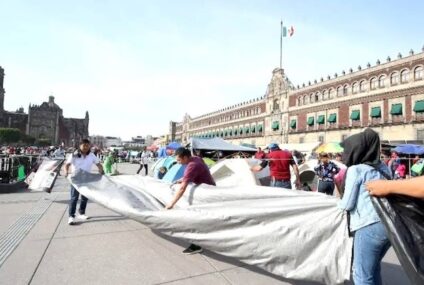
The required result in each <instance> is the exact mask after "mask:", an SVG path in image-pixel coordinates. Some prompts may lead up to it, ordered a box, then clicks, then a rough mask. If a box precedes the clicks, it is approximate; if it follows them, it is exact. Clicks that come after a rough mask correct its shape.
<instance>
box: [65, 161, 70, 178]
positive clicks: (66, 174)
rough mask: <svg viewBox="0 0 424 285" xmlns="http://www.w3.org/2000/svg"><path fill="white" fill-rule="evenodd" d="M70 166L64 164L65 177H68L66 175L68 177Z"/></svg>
mask: <svg viewBox="0 0 424 285" xmlns="http://www.w3.org/2000/svg"><path fill="white" fill-rule="evenodd" d="M70 166H71V164H70V163H68V162H67V163H66V164H65V177H68V175H69V167H70Z"/></svg>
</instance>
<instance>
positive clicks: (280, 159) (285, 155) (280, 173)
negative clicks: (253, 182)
mask: <svg viewBox="0 0 424 285" xmlns="http://www.w3.org/2000/svg"><path fill="white" fill-rule="evenodd" d="M267 149H268V150H269V153H268V154H267V155H266V159H264V160H263V161H262V162H261V164H260V165H255V166H253V167H252V168H251V170H252V171H253V172H259V171H261V170H262V169H264V168H265V167H267V165H269V169H270V173H271V187H281V188H286V189H291V188H292V187H291V179H290V178H291V174H290V166H291V167H292V168H293V172H294V174H295V176H296V188H297V189H299V188H300V186H301V184H300V177H299V169H298V168H297V165H296V163H295V161H294V159H293V155H292V154H291V152H290V151H288V150H282V149H280V147H279V146H278V145H277V144H276V143H271V144H270V145H268V147H267Z"/></svg>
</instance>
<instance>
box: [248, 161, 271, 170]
mask: <svg viewBox="0 0 424 285" xmlns="http://www.w3.org/2000/svg"><path fill="white" fill-rule="evenodd" d="M267 165H268V161H267V160H262V162H261V164H259V165H254V166H252V167H251V168H250V170H251V171H253V172H259V171H261V170H262V169H264V168H265V167H267Z"/></svg>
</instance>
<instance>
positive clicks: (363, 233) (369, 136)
mask: <svg viewBox="0 0 424 285" xmlns="http://www.w3.org/2000/svg"><path fill="white" fill-rule="evenodd" d="M342 146H343V147H344V152H343V161H344V163H345V164H346V166H347V167H348V169H347V173H346V180H345V188H344V195H343V198H342V200H341V201H340V202H339V207H340V208H341V209H343V210H346V211H348V212H349V214H350V225H349V227H350V231H351V232H352V233H354V245H353V281H354V283H355V285H361V284H382V280H381V273H380V271H381V268H380V264H381V260H382V259H383V257H384V255H385V254H386V252H387V250H388V249H389V248H390V241H389V239H388V237H387V233H386V230H385V228H384V226H383V224H382V223H381V221H380V218H379V217H378V215H377V212H376V211H375V209H374V206H373V204H372V202H371V197H370V195H369V193H368V191H366V187H365V184H366V183H367V182H369V181H373V180H379V179H384V176H383V175H382V174H381V173H380V172H379V171H381V172H384V173H386V174H387V175H390V170H389V169H388V167H387V166H386V165H385V164H384V163H382V162H381V161H380V138H379V136H378V134H377V133H376V132H375V131H373V130H372V129H366V130H365V131H363V132H362V133H359V134H356V135H353V136H350V137H349V138H347V139H346V140H345V141H343V142H342Z"/></svg>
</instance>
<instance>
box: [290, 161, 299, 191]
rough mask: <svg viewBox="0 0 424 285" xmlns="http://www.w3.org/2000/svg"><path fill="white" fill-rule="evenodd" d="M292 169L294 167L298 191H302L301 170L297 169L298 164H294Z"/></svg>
mask: <svg viewBox="0 0 424 285" xmlns="http://www.w3.org/2000/svg"><path fill="white" fill-rule="evenodd" d="M292 167H293V172H294V175H295V176H296V182H295V184H296V189H300V186H301V184H300V175H299V168H298V167H297V164H292Z"/></svg>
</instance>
